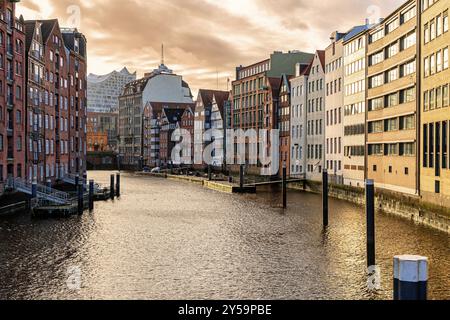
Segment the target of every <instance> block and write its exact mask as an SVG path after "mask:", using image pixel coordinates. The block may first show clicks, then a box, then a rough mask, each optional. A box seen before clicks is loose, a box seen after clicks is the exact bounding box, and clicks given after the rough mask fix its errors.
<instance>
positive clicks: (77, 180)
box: [75, 174, 80, 188]
mask: <svg viewBox="0 0 450 320" xmlns="http://www.w3.org/2000/svg"><path fill="white" fill-rule="evenodd" d="M79 182H80V176H79V175H78V174H77V175H76V176H75V188H78V183H79Z"/></svg>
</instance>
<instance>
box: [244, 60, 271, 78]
mask: <svg viewBox="0 0 450 320" xmlns="http://www.w3.org/2000/svg"><path fill="white" fill-rule="evenodd" d="M269 69H270V62H266V63H263V64H259V65H257V66H254V67H251V68H248V69H245V70H242V71H240V72H239V79H243V78H247V77H251V76H253V75H256V74H259V73H261V72H266V71H268V70H269Z"/></svg>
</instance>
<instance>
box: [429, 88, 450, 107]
mask: <svg viewBox="0 0 450 320" xmlns="http://www.w3.org/2000/svg"><path fill="white" fill-rule="evenodd" d="M449 101H450V96H449V84H445V85H443V86H439V87H437V88H434V89H431V90H427V91H425V92H424V94H423V110H424V111H428V110H434V109H440V108H445V107H448V106H449V104H450V102H449Z"/></svg>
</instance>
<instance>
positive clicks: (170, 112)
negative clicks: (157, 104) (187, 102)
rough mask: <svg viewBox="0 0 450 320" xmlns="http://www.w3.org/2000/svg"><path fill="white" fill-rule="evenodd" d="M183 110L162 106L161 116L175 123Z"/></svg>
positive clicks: (179, 118)
mask: <svg viewBox="0 0 450 320" xmlns="http://www.w3.org/2000/svg"><path fill="white" fill-rule="evenodd" d="M184 111H185V110H184V109H170V108H164V109H163V111H162V116H161V117H162V118H166V119H167V121H168V122H169V123H177V122H178V121H180V120H181V117H182V116H183V113H184Z"/></svg>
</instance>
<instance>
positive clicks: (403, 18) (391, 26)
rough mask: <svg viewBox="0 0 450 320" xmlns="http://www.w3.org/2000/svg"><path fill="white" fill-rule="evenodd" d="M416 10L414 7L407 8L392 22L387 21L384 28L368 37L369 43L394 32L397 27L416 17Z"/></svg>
mask: <svg viewBox="0 0 450 320" xmlns="http://www.w3.org/2000/svg"><path fill="white" fill-rule="evenodd" d="M416 11H417V8H416V6H414V7H412V8H409V9H407V10H405V11H403V12H401V13H400V15H399V16H398V17H396V18H395V19H394V20H392V21H389V22H388V23H386V24H385V25H384V28H382V29H379V30H378V31H376V32H374V33H373V34H371V35H370V37H369V43H373V42H375V41H377V40H379V39H381V38H383V37H384V36H385V35H388V34H389V33H391V32H393V31H394V30H396V29H397V28H398V27H399V26H401V25H403V24H405V23H406V22H408V21H409V20H411V19H412V18H414V17H415V16H416Z"/></svg>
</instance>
